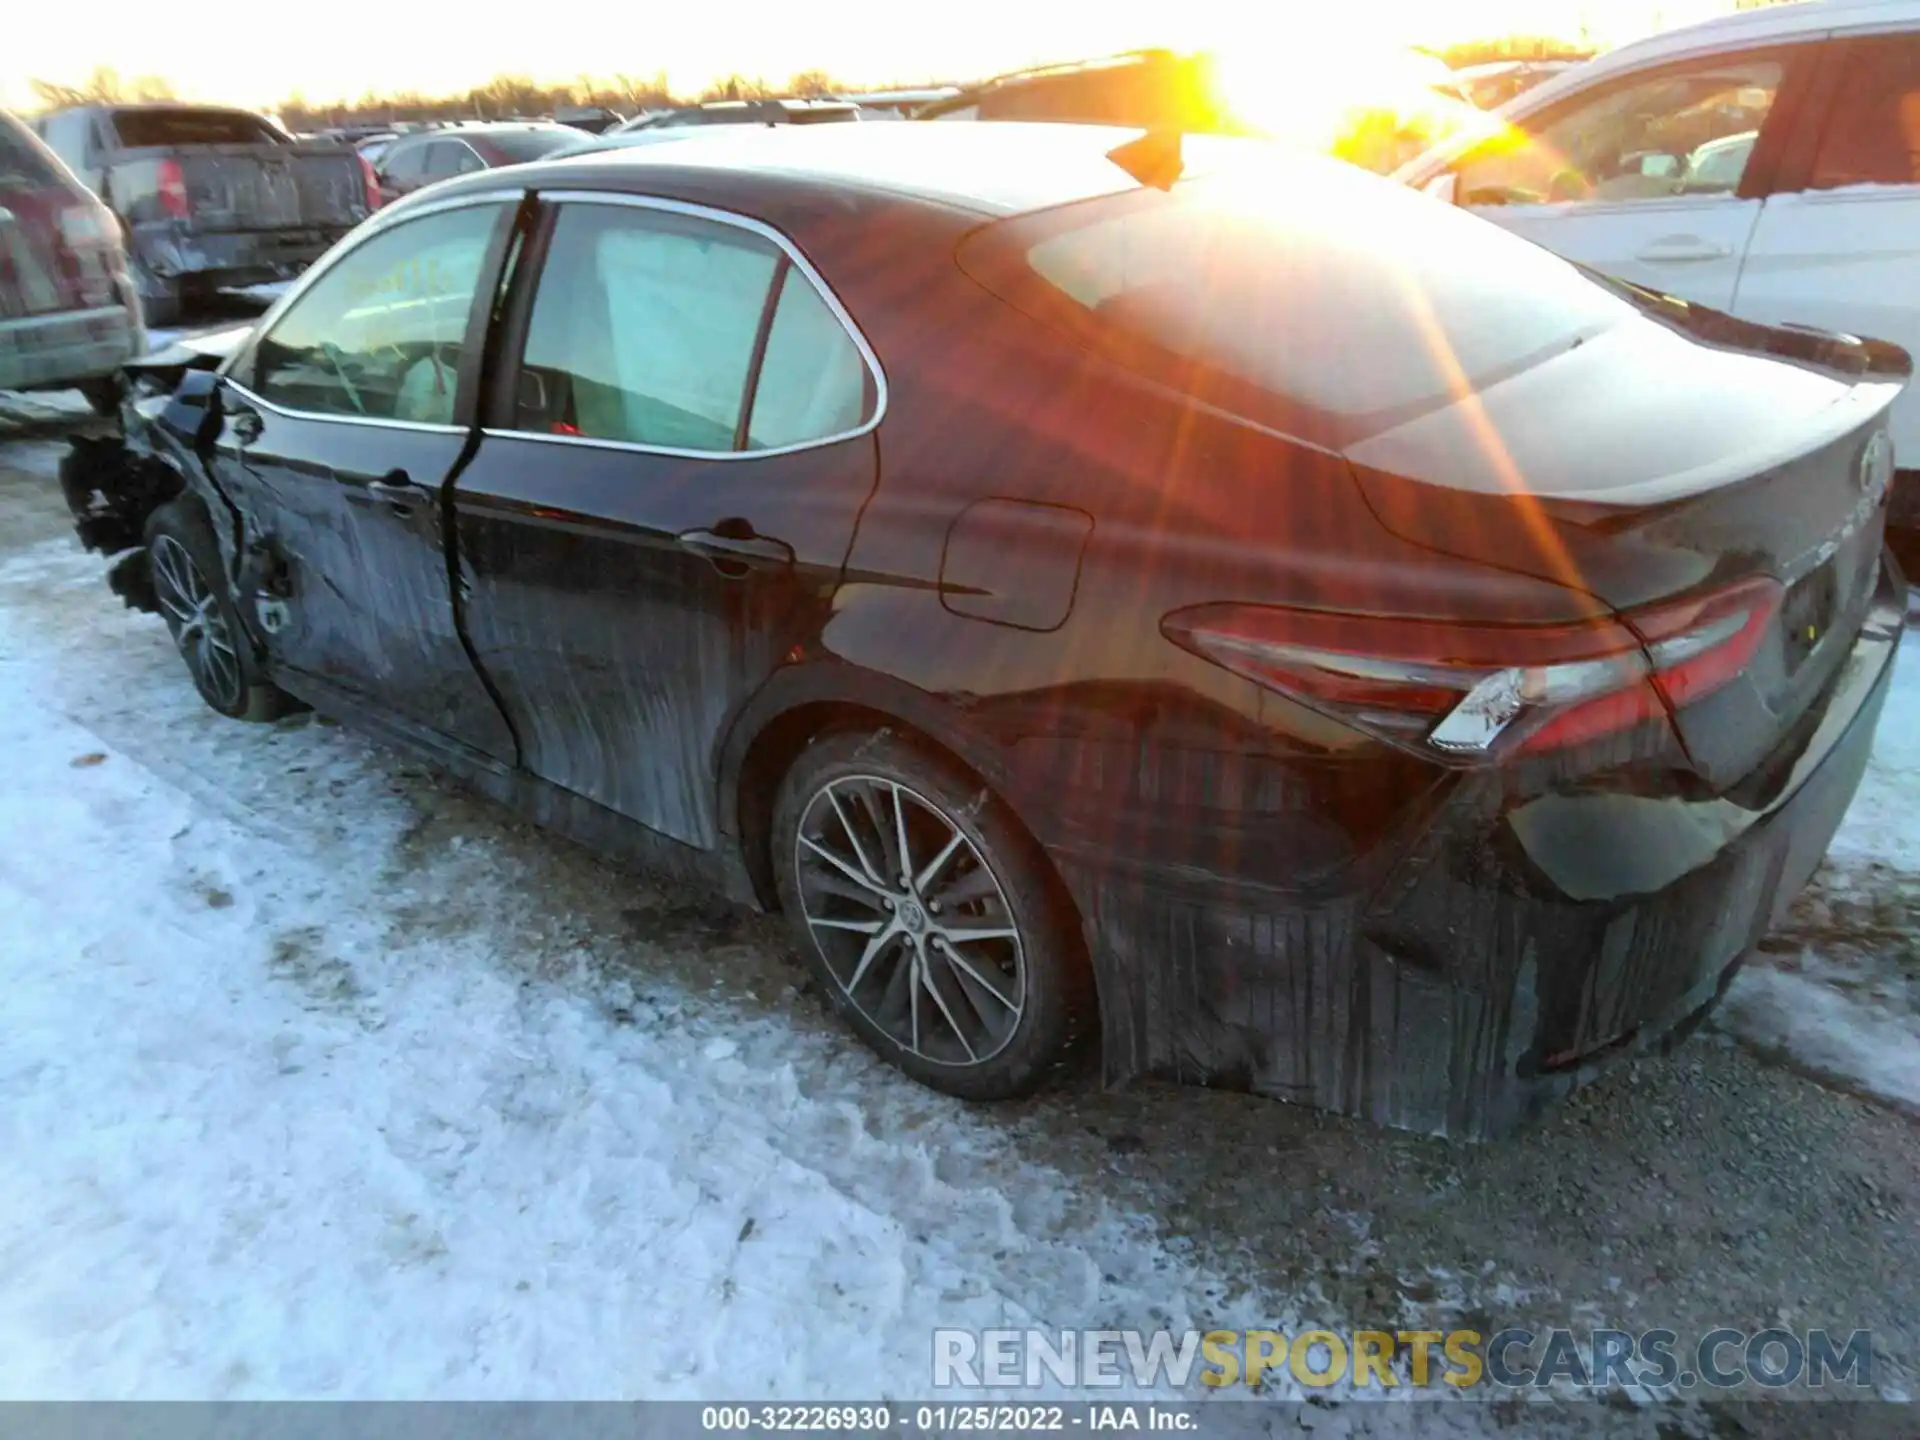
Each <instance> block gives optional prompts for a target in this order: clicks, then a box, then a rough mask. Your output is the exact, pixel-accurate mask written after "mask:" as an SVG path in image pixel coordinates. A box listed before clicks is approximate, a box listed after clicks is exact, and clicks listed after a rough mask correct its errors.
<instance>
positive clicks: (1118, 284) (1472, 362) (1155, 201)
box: [961, 162, 1635, 429]
mask: <svg viewBox="0 0 1920 1440" xmlns="http://www.w3.org/2000/svg"><path fill="white" fill-rule="evenodd" d="M961 260H962V263H963V265H965V267H966V268H967V269H968V270H969V271H971V272H973V273H974V274H975V275H976V277H977V278H979V279H980V280H981V281H982V282H983V283H985V284H987V285H988V286H989V288H992V289H996V290H999V291H1000V292H1001V293H1003V294H1005V295H1007V297H1008V298H1009V299H1012V300H1013V301H1014V303H1016V304H1021V305H1023V306H1024V307H1025V308H1028V309H1030V310H1033V311H1035V312H1037V313H1038V314H1040V315H1041V316H1042V318H1047V319H1052V320H1056V321H1058V322H1059V323H1061V324H1063V325H1065V326H1066V327H1068V328H1069V329H1071V330H1072V331H1074V332H1075V333H1077V334H1079V335H1081V336H1083V337H1084V338H1086V339H1088V340H1090V341H1091V342H1092V343H1093V344H1095V345H1096V346H1097V347H1098V348H1099V349H1101V350H1103V351H1104V352H1105V353H1106V354H1107V355H1108V356H1109V357H1111V358H1113V359H1115V360H1117V361H1118V362H1120V363H1121V364H1124V365H1127V366H1129V367H1130V368H1133V369H1136V370H1139V371H1141V372H1143V373H1146V374H1148V375H1151V376H1152V377H1154V378H1156V379H1160V380H1163V381H1165V382H1166V383H1169V384H1172V385H1174V386H1176V387H1178V388H1180V389H1183V390H1186V391H1188V392H1189V393H1196V394H1201V395H1203V396H1205V397H1206V398H1208V399H1209V400H1210V401H1212V402H1213V403H1218V404H1221V405H1223V406H1226V407H1227V408H1230V409H1233V410H1234V411H1236V413H1240V414H1244V415H1247V416H1249V418H1255V419H1260V418H1263V417H1270V418H1272V419H1274V421H1275V422H1276V423H1287V422H1288V421H1289V420H1290V419H1291V418H1292V417H1295V416H1297V414H1298V412H1299V411H1300V410H1301V409H1303V408H1304V409H1306V410H1309V411H1313V412H1318V413H1319V414H1321V415H1330V416H1336V417H1345V418H1346V419H1347V420H1348V421H1352V420H1353V419H1355V418H1356V417H1375V418H1376V419H1377V420H1378V421H1379V422H1381V423H1386V422H1387V421H1388V420H1390V419H1391V417H1392V416H1393V414H1394V413H1396V412H1400V411H1403V410H1406V409H1407V408H1408V407H1420V406H1426V405H1431V404H1434V403H1438V402H1440V401H1443V400H1445V399H1446V398H1447V397H1448V396H1450V395H1453V394H1457V393H1460V392H1462V391H1463V390H1467V389H1473V388H1478V387H1480V386H1482V385H1485V384H1487V383H1490V382H1492V381H1494V380H1496V379H1498V378H1500V377H1502V376H1504V375H1506V374H1511V373H1515V372H1517V371H1519V370H1521V369H1524V368H1526V367H1527V366H1528V365H1530V364H1532V363H1534V362H1536V361H1537V360H1538V359H1540V358H1544V357H1545V356H1546V355H1548V354H1551V353H1553V352H1555V351H1556V350H1559V349H1564V348H1566V347H1568V346H1571V345H1573V344H1574V343H1576V342H1577V341H1579V340H1580V339H1582V338H1583V337H1584V336H1586V335H1589V334H1592V333H1595V332H1596V331H1598V330H1599V329H1601V328H1603V327H1606V326H1608V325H1611V324H1614V323H1617V322H1618V321H1620V320H1622V319H1625V318H1627V317H1628V316H1630V315H1632V314H1634V313H1635V312H1634V311H1633V310H1632V308H1631V307H1630V306H1629V305H1628V304H1627V303H1626V302H1625V301H1624V300H1622V299H1620V298H1618V297H1616V296H1615V295H1613V294H1612V293H1611V292H1609V291H1608V290H1606V289H1604V288H1603V287H1601V286H1599V285H1597V284H1595V283H1593V282H1592V281H1590V280H1588V279H1586V278H1585V277H1584V276H1583V275H1581V273H1580V272H1579V271H1578V270H1576V269H1575V268H1574V267H1573V266H1571V265H1569V264H1568V263H1567V262H1566V261H1564V260H1561V259H1559V258H1557V257H1555V256H1553V255H1550V254H1549V253H1547V252H1546V251H1545V250H1542V249H1540V248H1539V247H1537V246H1534V245H1531V244H1529V243H1527V242H1526V241H1524V240H1520V239H1518V238H1516V237H1514V236H1511V235H1508V234H1506V233H1505V232H1503V231H1501V230H1498V229H1496V228H1495V227H1493V226H1490V225H1487V224H1486V223H1485V222H1483V221H1480V220H1477V219H1475V218H1473V217H1472V216H1469V215H1466V214H1464V213H1462V212H1460V211H1458V210H1456V209H1453V208H1451V207H1448V206H1443V205H1436V204H1434V203H1433V202H1431V201H1429V200H1426V199H1425V198H1424V197H1421V196H1419V195H1416V194H1414V193H1412V192H1410V191H1407V190H1405V189H1403V188H1402V187H1399V186H1395V185H1391V184H1387V183H1384V182H1381V181H1378V180H1374V179H1371V178H1369V177H1367V176H1364V175H1362V174H1360V173H1359V172H1357V171H1353V170H1351V169H1349V168H1347V167H1344V166H1339V165H1336V164H1333V163H1330V162H1325V163H1322V162H1306V163H1302V164H1297V165H1296V164H1288V165H1286V166H1280V167H1275V171H1274V173H1272V174H1271V175H1269V174H1267V173H1266V172H1265V170H1264V167H1263V168H1261V169H1253V168H1249V169H1248V170H1247V171H1246V172H1244V173H1239V174H1232V175H1221V176H1218V177H1215V178H1209V179H1200V180H1193V181H1188V182H1186V183H1184V184H1181V185H1179V186H1177V187H1175V189H1174V191H1173V192H1172V193H1170V194H1163V193H1161V192H1158V191H1152V190H1140V191H1132V192H1128V193H1126V194H1123V195H1116V196H1109V197H1106V198H1104V199H1100V200H1094V201H1088V202H1085V203H1082V204H1077V205H1071V206H1067V207H1064V208H1062V209H1058V210H1053V211H1046V212H1042V213H1040V214H1038V215H1032V216H1026V217H1021V218H1019V219H1017V220H1012V221H1005V222H1002V223H1001V224H1000V225H997V226H993V227H990V228H989V229H988V230H987V231H985V232H984V233H982V234H980V235H978V236H976V237H975V238H974V239H973V240H972V241H970V242H969V243H968V245H967V246H965V247H963V249H962V252H961ZM1034 282H1038V283H1037V284H1036V283H1034ZM1347 428H1349V429H1352V428H1353V426H1351V425H1349V426H1348V427H1347Z"/></svg>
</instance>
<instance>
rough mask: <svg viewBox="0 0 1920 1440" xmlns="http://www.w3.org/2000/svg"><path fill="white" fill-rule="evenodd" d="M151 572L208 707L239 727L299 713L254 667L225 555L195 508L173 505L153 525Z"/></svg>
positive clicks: (159, 512) (151, 520)
mask: <svg viewBox="0 0 1920 1440" xmlns="http://www.w3.org/2000/svg"><path fill="white" fill-rule="evenodd" d="M147 565H148V568H149V570H150V572H151V574H152V577H153V595H154V599H155V600H156V601H158V602H159V605H160V614H161V615H162V617H164V618H165V620H166V622H167V629H168V630H169V631H170V632H171V633H172V635H173V643H174V645H175V647H176V648H177V649H178V650H179V651H180V658H181V659H183V660H185V661H186V662H187V673H188V674H190V675H191V676H192V677H193V684H194V688H195V689H196V690H198V691H199V692H200V698H201V699H202V700H205V701H206V702H207V704H209V705H211V706H212V707H213V708H214V709H215V710H218V711H219V712H220V713H221V714H222V715H230V716H232V717H233V718H234V719H236V720H275V719H278V718H279V717H280V716H282V715H284V714H286V713H287V712H288V711H289V710H292V709H294V708H296V704H295V702H294V700H293V698H292V697H291V696H289V695H288V694H287V693H286V692H285V691H283V690H281V689H280V688H279V687H277V686H276V685H274V683H273V682H272V681H270V680H268V679H267V678H266V675H265V674H264V673H263V672H262V670H261V668H260V665H259V663H258V661H256V660H255V658H254V655H253V649H252V645H251V642H250V641H249V640H248V638H247V633H246V631H245V630H244V629H242V628H241V625H240V616H239V612H238V611H237V610H235V608H234V605H233V601H232V599H231V598H230V597H229V596H228V594H227V586H226V585H225V583H223V580H222V572H221V567H220V552H219V548H218V546H217V545H216V544H215V542H214V538H213V534H212V532H211V531H210V530H209V529H208V528H207V523H206V521H205V520H204V519H203V518H202V517H201V515H200V513H199V511H198V510H197V509H195V508H194V506H193V505H192V504H191V503H190V502H188V501H184V500H174V501H170V502H169V503H167V504H165V505H162V506H161V507H160V508H159V509H158V510H155V511H154V512H153V514H152V515H151V516H150V517H149V518H148V520H147Z"/></svg>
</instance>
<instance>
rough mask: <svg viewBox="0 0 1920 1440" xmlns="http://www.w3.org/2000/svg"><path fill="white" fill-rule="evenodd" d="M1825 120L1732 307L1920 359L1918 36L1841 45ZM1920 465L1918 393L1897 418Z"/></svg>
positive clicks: (1833, 56)
mask: <svg viewBox="0 0 1920 1440" xmlns="http://www.w3.org/2000/svg"><path fill="white" fill-rule="evenodd" d="M1829 64H1830V70H1829V75H1830V78H1831V82H1832V83H1831V85H1830V86H1824V87H1822V90H1823V93H1824V96H1825V99H1824V103H1823V104H1822V106H1821V113H1820V114H1818V115H1816V116H1812V117H1810V120H1811V121H1812V122H1813V123H1809V124H1808V125H1807V126H1805V127H1804V130H1803V134H1804V142H1805V143H1804V144H1803V145H1802V146H1801V147H1799V148H1798V149H1797V150H1795V151H1793V152H1790V154H1789V159H1788V162H1787V165H1786V167H1785V171H1784V173H1783V175H1782V177H1781V185H1780V186H1778V187H1776V193H1775V194H1774V195H1773V196H1772V197H1771V198H1769V199H1768V201H1767V205H1766V209H1765V210H1764V211H1763V212H1762V214H1761V216H1760V222H1759V225H1758V226H1757V227H1756V228H1755V230H1754V234H1753V241H1752V244H1751V245H1750V246H1749V247H1748V252H1747V264H1746V268H1745V270H1744V272H1743V273H1742V275H1741V277H1740V285H1739V290H1738V293H1737V295H1736V296H1735V300H1734V306H1733V308H1734V311H1735V313H1736V314H1738V315H1741V316H1743V317H1745V318H1748V319H1753V320H1760V321H1764V322H1766V323H1769V324H1782V323H1789V324H1801V325H1813V326H1818V327H1820V328H1822V329H1828V330H1839V331H1842V332H1844V333H1846V334H1851V335H1860V336H1864V337H1868V338H1871V339H1876V340H1891V341H1893V342H1894V343H1895V344H1897V345H1900V346H1903V347H1904V348H1905V349H1906V350H1908V351H1909V352H1910V353H1912V354H1914V355H1916V356H1920V33H1917V32H1914V31H1909V32H1907V33H1904V34H1901V33H1888V34H1883V35H1873V36H1862V37H1858V38H1854V39H1849V40H1845V41H1835V42H1834V43H1833V44H1832V46H1831V47H1830V56H1829ZM1893 432H1894V448H1895V451H1896V453H1897V455H1898V458H1899V463H1900V465H1901V466H1902V467H1903V468H1906V469H1913V468H1916V467H1920V390H1914V389H1909V390H1908V392H1907V393H1906V394H1905V395H1903V396H1902V397H1901V399H1900V400H1899V401H1898V402H1897V403H1896V405H1895V408H1894V414H1893Z"/></svg>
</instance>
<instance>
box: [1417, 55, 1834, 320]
mask: <svg viewBox="0 0 1920 1440" xmlns="http://www.w3.org/2000/svg"><path fill="white" fill-rule="evenodd" d="M1816 59H1817V55H1816V47H1813V46H1794V47H1784V48H1770V49H1765V50H1757V51H1746V52H1740V53H1734V54H1728V55H1722V56H1713V57H1709V58H1700V59H1693V60H1688V61H1683V62H1680V63H1677V64H1671V65H1666V66H1662V67H1661V68H1659V69H1657V70H1652V71H1641V72H1638V73H1635V74H1632V75H1626V76H1620V77H1616V78H1614V79H1611V80H1607V81H1604V82H1602V83H1600V84H1598V85H1596V86H1594V87H1592V88H1591V89H1588V90H1585V91H1582V92H1580V93H1578V94H1576V95H1574V96H1572V97H1569V98H1567V99H1564V100H1562V101H1560V102H1559V103H1557V104H1555V105H1554V106H1553V107H1551V108H1550V109H1548V110H1545V111H1543V112H1541V113H1540V114H1538V115H1537V116H1529V117H1526V118H1524V119H1521V120H1519V121H1517V122H1516V124H1517V125H1518V126H1519V127H1520V129H1521V132H1522V134H1521V137H1520V142H1519V143H1518V144H1512V145H1498V146H1492V147H1488V148H1486V149H1484V150H1482V151H1481V152H1479V153H1476V154H1475V155H1472V156H1470V157H1468V158H1467V159H1466V160H1465V161H1463V162H1462V163H1461V164H1460V165H1459V166H1458V167H1457V170H1456V176H1455V181H1454V199H1455V202H1456V203H1457V204H1460V205H1464V206H1466V207H1467V208H1468V209H1470V210H1472V211H1473V212H1474V213H1476V214H1478V215H1481V216H1483V217H1484V218H1486V219H1488V220H1491V221H1493V222H1494V223H1495V224H1498V225H1501V226H1504V227H1505V228H1506V229H1508V230H1512V231H1514V232H1515V233H1516V234H1519V235H1524V236H1525V237H1526V238H1527V239H1529V240H1532V241H1535V242H1536V243H1538V244H1540V245H1544V246H1546V248H1547V249H1549V250H1552V251H1554V252H1555V253H1557V254H1560V255H1565V256H1566V257H1567V258H1569V259H1572V260H1578V261H1581V262H1582V263H1584V264H1587V265H1591V266H1593V267H1594V268H1595V269H1597V270H1600V271H1602V272H1604V273H1606V274H1609V275H1617V276H1619V277H1620V278H1621V279H1623V280H1631V281H1633V282H1634V283H1635V284H1638V285H1644V286H1646V287H1648V288H1649V289H1653V290H1659V291H1663V292H1665V293H1668V294H1672V295H1678V296H1680V297H1681V298H1682V299H1685V300H1691V301H1693V302H1695V303H1696V304H1701V305H1709V306H1712V307H1714V308H1716V309H1721V310H1724V309H1727V308H1728V307H1729V306H1731V305H1732V304H1733V297H1734V291H1735V289H1736V287H1737V286H1738V284H1739V279H1740V266H1741V263H1742V261H1743V259H1744V258H1745V255H1746V251H1747V244H1748V241H1749V240H1750V239H1751V237H1752V235H1753V231H1754V226H1755V224H1756V222H1757V221H1758V220H1759V217H1760V211H1761V206H1762V200H1761V198H1760V197H1761V196H1762V195H1763V194H1764V193H1765V188H1764V187H1765V179H1766V172H1767V171H1768V169H1769V167H1770V165H1771V161H1772V157H1773V156H1774V155H1775V154H1776V153H1777V151H1778V148H1779V145H1780V143H1781V140H1782V138H1783V137H1784V136H1785V134H1786V133H1788V131H1789V130H1790V128H1791V121H1792V115H1793V112H1794V110H1795V108H1796V105H1797V103H1798V99H1799V96H1800V94H1801V92H1802V91H1803V89H1804V87H1805V85H1806V84H1807V81H1808V78H1809V76H1810V74H1811V71H1812V68H1813V65H1814V63H1815V61H1816Z"/></svg>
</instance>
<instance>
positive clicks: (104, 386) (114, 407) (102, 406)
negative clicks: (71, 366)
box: [75, 375, 120, 416]
mask: <svg viewBox="0 0 1920 1440" xmlns="http://www.w3.org/2000/svg"><path fill="white" fill-rule="evenodd" d="M75 388H76V389H77V390H79V392H80V393H81V394H82V395H84V396H85V397H86V400H87V406H88V408H89V409H91V410H92V411H93V413H94V414H96V415H107V416H112V415H118V414H119V413H120V377H119V376H118V375H96V376H94V377H93V378H92V379H91V380H82V381H81V382H80V383H79V385H77V386H76V387H75Z"/></svg>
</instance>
